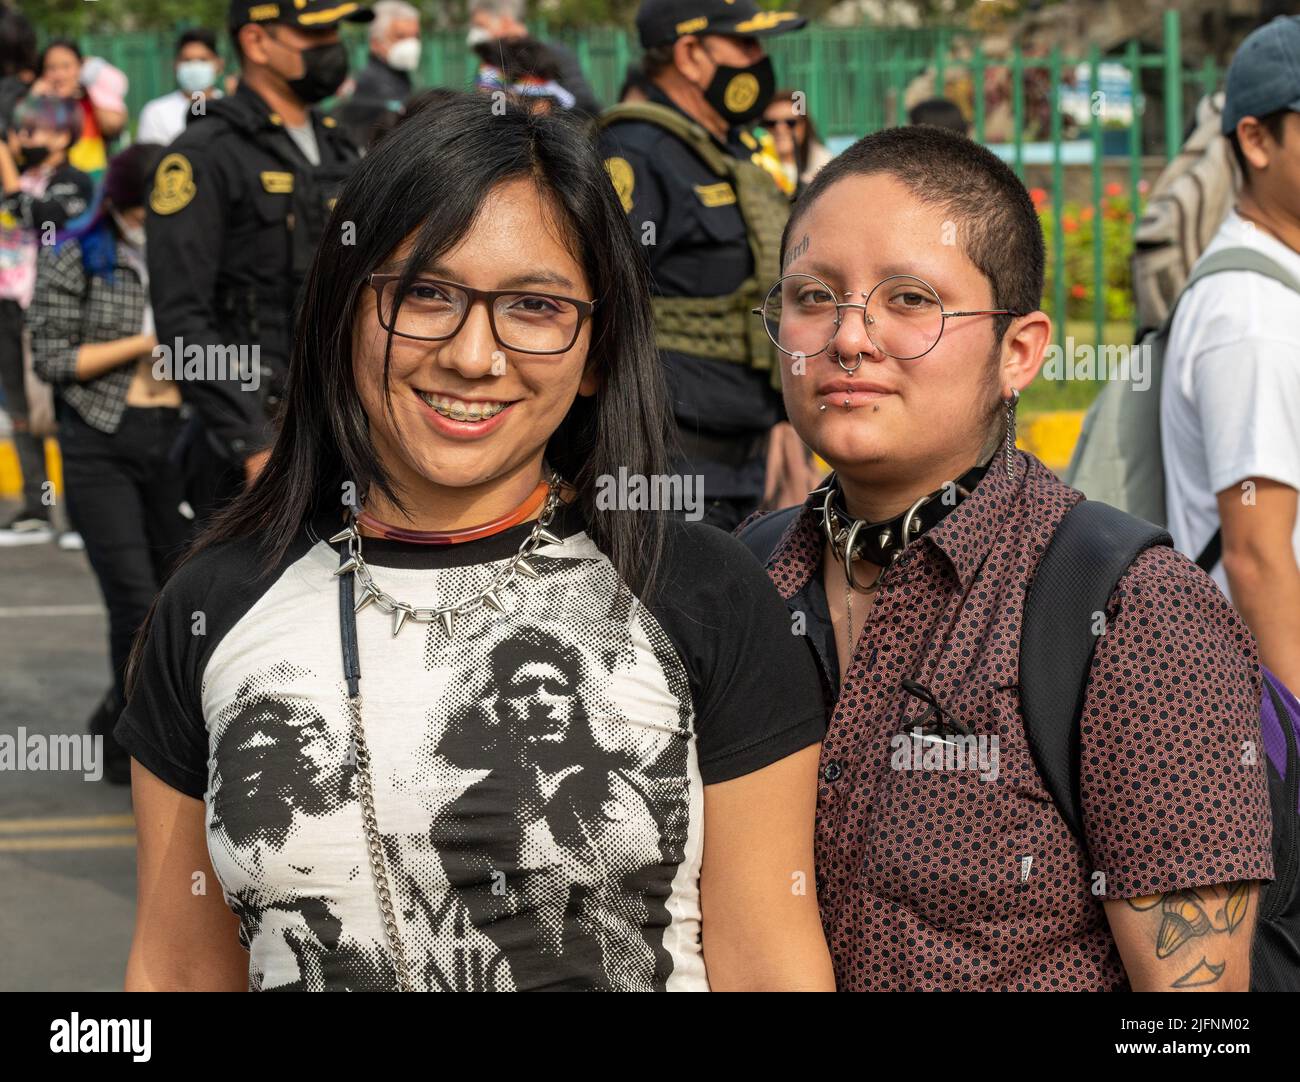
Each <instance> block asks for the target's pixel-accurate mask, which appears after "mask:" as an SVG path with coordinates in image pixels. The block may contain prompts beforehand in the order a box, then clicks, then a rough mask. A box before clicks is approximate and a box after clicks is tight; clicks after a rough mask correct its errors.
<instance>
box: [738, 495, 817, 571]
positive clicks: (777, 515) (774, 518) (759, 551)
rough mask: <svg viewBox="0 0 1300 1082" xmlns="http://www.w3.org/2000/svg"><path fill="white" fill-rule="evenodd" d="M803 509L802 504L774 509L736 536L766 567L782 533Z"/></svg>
mask: <svg viewBox="0 0 1300 1082" xmlns="http://www.w3.org/2000/svg"><path fill="white" fill-rule="evenodd" d="M802 510H803V505H802V504H795V505H794V506H793V507H785V508H782V509H781V510H780V511H772V512H770V513H768V514H766V515H764V516H763V517H762V518H756V519H755V520H754V521H753V522H751V523H750V524H749V525H748V526H746V527H745V528H744V529H743V530H741V531H740V533H738V534H737V535H736V536H737V537H738V538H739V539H740V540H741V541H743V542H744V543H745V545H746V546H747V547H748V548H749V551H750V552H752V553H753V554H754V555H755V556H757V557H758V562H759V563H761V564H762V565H763V566H764V567H766V566H767V561H768V559H769V558H770V557H771V555H772V553H773V552H775V551H776V546H777V545H778V544H779V543H780V541H781V535H782V534H784V533H785V531H786V530H787V529H788V528H789V526H790V523H792V522H793V521H794V520H795V516H796V515H798V514H799V512H800V511H802Z"/></svg>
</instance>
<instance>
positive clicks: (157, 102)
mask: <svg viewBox="0 0 1300 1082" xmlns="http://www.w3.org/2000/svg"><path fill="white" fill-rule="evenodd" d="M224 67H225V62H224V61H223V60H222V59H221V56H220V54H219V53H218V52H217V36H216V34H214V33H213V32H212V31H211V30H207V29H205V28H203V27H197V28H195V29H193V30H186V31H185V32H184V33H183V34H181V36H180V37H179V38H178V39H177V41H176V62H175V68H174V70H175V73H176V89H175V90H173V91H172V92H171V93H170V94H164V95H163V96H162V97H161V98H154V99H153V101H151V102H149V103H148V104H147V105H145V107H144V108H143V109H141V110H140V123H139V126H138V127H137V129H136V140H137V142H141V143H156V144H157V145H158V146H166V145H167V144H168V143H170V142H171V141H172V140H173V139H175V138H176V136H178V135H180V133H181V132H183V131H184V130H185V125H186V124H188V123H189V119H190V117H191V116H192V115H198V113H199V112H200V111H206V109H207V102H208V101H209V99H212V98H219V97H221V90H220V89H219V88H218V83H219V81H220V79H221V73H222V70H223V69H224ZM200 102H202V103H203V104H202V105H200V104H199V103H200Z"/></svg>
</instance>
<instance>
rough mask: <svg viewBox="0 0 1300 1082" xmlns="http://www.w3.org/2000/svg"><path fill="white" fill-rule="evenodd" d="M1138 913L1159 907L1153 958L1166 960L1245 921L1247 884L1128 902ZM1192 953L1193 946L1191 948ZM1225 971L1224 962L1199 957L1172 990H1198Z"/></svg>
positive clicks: (1174, 984) (1248, 893)
mask: <svg viewBox="0 0 1300 1082" xmlns="http://www.w3.org/2000/svg"><path fill="white" fill-rule="evenodd" d="M1127 901H1128V904H1129V906H1130V908H1132V909H1136V910H1137V911H1138V912H1139V913H1141V912H1145V911H1147V910H1149V909H1155V907H1156V906H1159V907H1160V917H1161V920H1160V930H1159V931H1158V932H1157V933H1156V957H1157V958H1168V957H1169V956H1170V955H1171V954H1175V953H1177V952H1178V951H1180V950H1182V948H1183V947H1185V946H1187V944H1188V943H1190V942H1191V941H1192V940H1195V939H1200V938H1202V937H1205V936H1213V935H1220V934H1227V935H1231V934H1232V933H1233V932H1234V931H1236V930H1237V928H1238V927H1239V926H1240V925H1241V922H1242V921H1243V920H1245V919H1246V909H1247V907H1248V906H1249V904H1250V884H1249V883H1229V884H1225V885H1222V886H1217V887H1196V888H1194V889H1188V890H1175V891H1170V892H1169V893H1168V894H1151V895H1148V896H1147V897H1145V898H1129V899H1127ZM1192 950H1193V952H1195V951H1196V945H1195V944H1193V947H1192ZM1227 968H1228V963H1227V960H1226V959H1225V960H1224V961H1222V962H1211V961H1210V960H1209V959H1208V957H1207V956H1206V955H1205V954H1204V953H1202V954H1201V958H1200V961H1198V962H1197V963H1196V965H1194V966H1193V967H1192V968H1191V969H1189V970H1188V971H1187V972H1186V973H1184V974H1183V975H1182V976H1181V977H1179V978H1178V979H1177V980H1176V981H1174V983H1173V987H1174V988H1200V987H1203V986H1205V985H1209V984H1214V983H1215V982H1216V981H1217V980H1218V979H1219V978H1220V977H1222V976H1223V973H1224V971H1225V970H1226V969H1227Z"/></svg>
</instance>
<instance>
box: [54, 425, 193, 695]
mask: <svg viewBox="0 0 1300 1082" xmlns="http://www.w3.org/2000/svg"><path fill="white" fill-rule="evenodd" d="M59 414H60V416H59V446H60V449H61V451H62V452H63V480H64V486H65V488H66V490H67V508H68V517H69V518H70V519H71V520H72V525H73V528H74V529H76V530H77V531H78V532H79V533H80V534H81V536H82V538H84V539H85V542H86V555H87V556H88V557H89V559H90V566H91V567H92V568H93V569H94V571H95V577H96V578H97V579H98V580H99V588H100V590H101V592H102V593H103V595H104V604H105V605H106V606H107V608H108V628H109V632H108V637H109V653H110V656H111V658H112V664H113V688H114V693H115V698H116V702H117V709H118V710H120V709H121V706H122V704H123V703H125V701H126V696H125V686H124V685H125V677H126V663H127V660H128V658H129V657H130V653H131V642H132V639H133V638H134V637H135V633H136V631H137V630H138V629H139V627H140V625H141V623H143V622H144V618H145V616H146V614H147V613H148V611H149V606H150V605H151V604H152V603H153V599H154V596H155V595H156V594H157V593H158V590H159V588H160V587H161V586H162V584H163V582H164V580H165V579H166V577H167V575H168V574H169V573H170V571H171V568H172V566H173V565H174V563H175V561H176V559H177V557H178V556H179V555H180V554H181V552H182V551H183V550H184V548H185V545H186V544H187V543H188V542H189V540H190V536H191V532H192V522H191V520H190V519H188V518H186V517H185V515H184V514H182V512H181V510H180V505H181V504H182V502H184V500H185V484H184V476H183V474H182V472H181V468H180V465H179V464H178V463H174V462H173V461H172V459H171V451H172V447H173V444H175V442H176V437H177V435H178V434H179V432H180V426H181V420H180V411H179V410H176V409H172V408H170V407H166V406H161V407H136V406H128V407H127V408H126V412H125V414H123V416H122V423H121V425H120V426H119V428H118V430H117V431H116V432H115V433H113V434H112V435H111V436H110V435H108V434H107V433H104V432H101V431H99V430H98V429H96V428H92V427H91V426H90V425H88V424H86V422H85V421H83V420H82V419H81V417H80V416H79V415H78V414H77V412H76V410H74V409H72V408H70V407H69V406H68V405H67V404H66V403H62V402H61V403H60V409H59Z"/></svg>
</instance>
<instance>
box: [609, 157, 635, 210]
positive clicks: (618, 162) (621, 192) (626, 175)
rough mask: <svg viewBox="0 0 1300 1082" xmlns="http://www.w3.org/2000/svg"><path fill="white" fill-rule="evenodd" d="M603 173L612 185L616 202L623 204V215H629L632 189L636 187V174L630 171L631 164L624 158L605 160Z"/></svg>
mask: <svg viewBox="0 0 1300 1082" xmlns="http://www.w3.org/2000/svg"><path fill="white" fill-rule="evenodd" d="M605 172H607V173H608V174H609V179H610V180H611V181H612V182H613V184H614V191H616V192H617V193H618V201H619V202H620V203H622V204H623V213H624V214H631V213H632V189H633V188H634V187H635V186H636V173H635V172H633V170H632V163H631V162H629V161H628V160H627V159H626V158H606V159H605Z"/></svg>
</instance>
